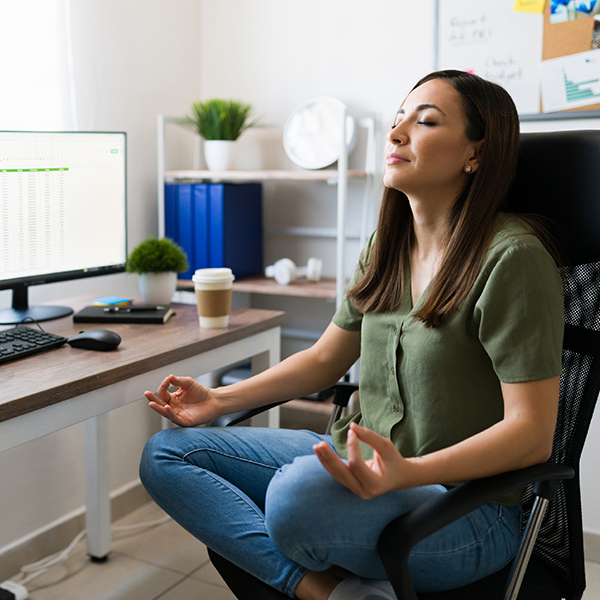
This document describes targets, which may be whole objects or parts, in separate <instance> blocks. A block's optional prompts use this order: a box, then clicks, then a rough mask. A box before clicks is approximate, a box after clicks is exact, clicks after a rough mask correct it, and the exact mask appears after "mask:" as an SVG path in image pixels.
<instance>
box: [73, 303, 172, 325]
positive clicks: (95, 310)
mask: <svg viewBox="0 0 600 600" xmlns="http://www.w3.org/2000/svg"><path fill="white" fill-rule="evenodd" d="M174 314H175V312H174V311H173V309H172V308H171V307H169V306H166V307H161V308H157V309H153V310H139V309H138V310H135V311H131V312H130V311H128V310H127V307H125V309H122V310H119V311H116V312H115V311H112V310H110V309H107V307H105V306H86V307H85V308H84V309H82V310H80V311H79V312H78V313H76V314H75V315H73V322H74V323H159V324H162V323H166V322H167V321H168V320H169V319H170V318H171V317H172V316H173V315H174Z"/></svg>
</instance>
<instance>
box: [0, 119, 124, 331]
mask: <svg viewBox="0 0 600 600" xmlns="http://www.w3.org/2000/svg"><path fill="white" fill-rule="evenodd" d="M126 170H127V169H126V135H125V133H113V132H24V131H18V132H16V131H4V132H0V223H1V224H0V248H1V250H2V254H1V256H0V290H3V289H12V290H13V308H12V309H7V310H5V311H0V323H2V324H6V323H19V322H21V321H22V320H23V319H25V318H27V317H31V318H33V319H35V320H37V321H44V320H48V319H53V318H59V317H61V316H65V314H70V312H72V311H71V310H70V309H69V308H66V307H44V306H40V307H32V306H29V304H28V300H27V288H28V287H29V286H32V285H38V284H42V283H49V282H55V281H65V280H68V279H78V278H84V277H91V276H96V275H104V274H109V273H118V272H122V271H124V269H125V261H126V258H127V204H126V200H127V189H126V188H127V185H126V183H127V182H126ZM53 309H60V310H58V312H56V311H54V310H53ZM65 311H66V312H65Z"/></svg>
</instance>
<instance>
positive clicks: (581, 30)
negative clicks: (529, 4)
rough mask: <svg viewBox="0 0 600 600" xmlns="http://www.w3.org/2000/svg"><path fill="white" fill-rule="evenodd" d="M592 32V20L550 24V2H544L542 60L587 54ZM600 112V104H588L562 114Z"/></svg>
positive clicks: (589, 18)
mask: <svg viewBox="0 0 600 600" xmlns="http://www.w3.org/2000/svg"><path fill="white" fill-rule="evenodd" d="M593 30H594V19H593V18H592V17H588V18H586V19H576V20H575V21H567V22H566V23H555V24H550V2H549V1H547V2H546V8H545V9H544V45H543V49H542V60H550V59H551V58H561V57H562V56H569V55H571V54H578V53H579V52H588V51H589V49H590V40H591V39H592V32H593ZM582 110H585V111H595V110H598V111H600V103H597V104H590V105H589V106H585V107H581V108H570V109H567V110H565V111H564V112H565V113H566V112H573V111H576V112H577V111H582Z"/></svg>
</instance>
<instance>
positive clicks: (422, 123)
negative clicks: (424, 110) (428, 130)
mask: <svg viewBox="0 0 600 600" xmlns="http://www.w3.org/2000/svg"><path fill="white" fill-rule="evenodd" d="M417 123H418V124H419V125H429V126H432V125H437V123H434V122H433V121H417Z"/></svg>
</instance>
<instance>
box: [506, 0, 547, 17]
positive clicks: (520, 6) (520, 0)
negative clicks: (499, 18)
mask: <svg viewBox="0 0 600 600" xmlns="http://www.w3.org/2000/svg"><path fill="white" fill-rule="evenodd" d="M545 6H546V0H515V5H514V7H513V10H514V11H515V12H528V13H540V14H541V13H543V12H544V8H545Z"/></svg>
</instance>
